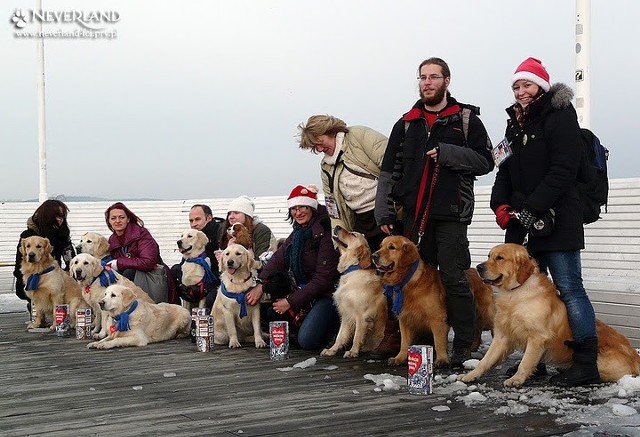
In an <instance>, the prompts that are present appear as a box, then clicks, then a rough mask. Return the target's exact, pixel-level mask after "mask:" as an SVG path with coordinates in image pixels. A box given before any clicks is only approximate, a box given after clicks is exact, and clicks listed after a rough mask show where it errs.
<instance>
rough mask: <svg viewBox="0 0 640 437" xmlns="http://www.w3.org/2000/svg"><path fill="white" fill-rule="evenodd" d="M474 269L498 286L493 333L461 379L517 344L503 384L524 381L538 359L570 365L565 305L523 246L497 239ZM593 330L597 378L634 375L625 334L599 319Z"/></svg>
mask: <svg viewBox="0 0 640 437" xmlns="http://www.w3.org/2000/svg"><path fill="white" fill-rule="evenodd" d="M477 269H478V273H479V274H480V276H481V277H482V278H483V280H484V281H485V282H486V283H488V284H491V285H492V286H493V288H494V289H495V290H496V291H498V297H497V298H496V314H495V322H494V338H493V341H492V342H491V346H490V347H489V350H488V351H487V353H486V354H485V356H484V358H482V360H481V361H480V363H479V364H478V366H477V367H476V368H475V369H474V370H473V371H471V372H469V373H467V374H465V375H461V376H460V377H459V379H460V380H461V381H464V382H470V381H475V380H476V379H478V378H480V377H481V376H482V375H484V374H485V373H486V372H487V371H488V370H490V369H491V368H492V367H493V366H495V365H496V364H498V363H499V362H501V361H503V360H504V358H505V357H506V356H507V355H509V354H511V353H512V352H513V351H514V350H515V349H520V350H524V355H523V357H522V361H521V363H520V365H519V367H518V371H517V372H516V373H515V374H514V375H513V376H512V377H511V378H509V379H507V380H505V381H504V385H505V386H520V385H522V384H523V383H524V382H525V381H526V379H527V378H528V377H529V376H530V375H531V373H532V372H533V371H534V370H535V368H536V365H537V364H538V362H539V361H541V360H542V361H544V362H545V363H548V364H551V365H553V366H556V367H559V368H568V367H570V366H571V364H572V360H573V353H572V352H573V351H572V350H571V349H569V347H567V346H566V345H565V343H564V342H565V341H566V340H571V339H572V334H571V328H570V326H569V319H568V318H567V310H566V307H565V305H564V303H563V302H562V300H561V299H560V296H559V294H558V291H557V290H556V287H555V285H554V284H553V282H552V281H551V279H550V278H549V277H548V276H547V275H545V274H544V273H540V271H539V269H538V266H537V264H536V262H535V261H534V260H533V259H532V258H531V256H530V255H529V253H528V252H527V249H526V248H525V247H523V246H520V245H518V244H500V245H498V246H496V247H494V248H493V249H491V251H490V252H489V258H488V260H487V261H485V262H483V263H481V264H478V267H477ZM596 330H597V334H598V371H599V372H600V378H601V379H602V380H603V381H605V382H612V381H617V380H618V379H620V378H621V377H622V376H624V375H638V374H639V373H640V356H638V353H637V352H636V350H635V349H633V347H631V344H630V343H629V340H627V338H626V337H625V336H624V335H622V334H620V333H619V332H617V331H616V330H615V329H613V328H611V327H610V326H608V325H606V324H604V323H602V322H601V321H599V320H598V321H596Z"/></svg>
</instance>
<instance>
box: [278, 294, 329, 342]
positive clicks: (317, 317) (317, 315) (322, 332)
mask: <svg viewBox="0 0 640 437" xmlns="http://www.w3.org/2000/svg"><path fill="white" fill-rule="evenodd" d="M267 318H268V319H269V320H289V323H291V320H290V318H283V316H281V315H280V314H276V313H275V312H274V311H273V308H269V310H268V311H267ZM339 327H340V316H339V315H338V310H337V309H336V306H335V304H334V302H333V298H331V297H320V298H318V299H316V301H315V302H314V303H313V306H312V307H311V310H310V311H309V314H307V316H306V317H305V319H304V321H303V322H302V325H301V326H300V329H299V330H298V345H299V346H300V347H301V348H302V349H305V350H313V349H322V348H324V347H327V345H328V344H329V342H330V341H331V340H333V338H334V337H335V335H336V334H337V333H338V328H339Z"/></svg>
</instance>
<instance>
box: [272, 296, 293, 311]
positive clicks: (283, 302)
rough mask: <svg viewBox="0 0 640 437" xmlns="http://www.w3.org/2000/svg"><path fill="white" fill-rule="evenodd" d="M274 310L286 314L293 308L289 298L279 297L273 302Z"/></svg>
mask: <svg viewBox="0 0 640 437" xmlns="http://www.w3.org/2000/svg"><path fill="white" fill-rule="evenodd" d="M272 306H273V310H274V311H275V312H276V313H278V314H284V313H286V312H287V311H289V309H290V308H291V305H290V304H289V301H288V300H287V299H278V300H277V301H275V302H274V303H273V305H272Z"/></svg>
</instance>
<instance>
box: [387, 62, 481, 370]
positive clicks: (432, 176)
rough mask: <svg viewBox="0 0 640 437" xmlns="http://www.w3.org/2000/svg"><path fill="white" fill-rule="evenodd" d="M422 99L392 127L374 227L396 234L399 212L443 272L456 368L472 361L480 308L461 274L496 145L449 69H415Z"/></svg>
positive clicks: (431, 65)
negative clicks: (479, 183)
mask: <svg viewBox="0 0 640 437" xmlns="http://www.w3.org/2000/svg"><path fill="white" fill-rule="evenodd" d="M418 74H419V77H418V80H419V89H420V100H418V102H417V103H416V104H415V105H414V106H413V108H412V109H411V110H410V111H409V112H407V113H406V114H405V115H404V116H403V117H402V118H401V119H400V120H398V122H397V123H396V124H395V125H394V127H393V130H392V131H391V135H390V136H389V143H388V146H387V150H386V153H385V156H384V160H383V161H382V169H381V174H380V179H379V181H378V191H377V195H376V206H375V216H376V222H377V223H378V225H379V226H380V228H381V229H382V231H383V232H384V233H386V234H391V233H393V231H394V223H396V220H397V219H399V217H397V216H396V211H397V210H398V207H402V210H403V217H402V224H403V234H404V235H405V236H406V237H408V238H410V239H411V240H413V241H414V242H416V244H417V245H418V250H419V251H420V255H421V257H422V259H423V260H424V261H425V262H426V263H429V264H431V265H433V266H436V267H438V268H439V270H440V275H441V277H442V281H443V283H444V286H445V289H446V293H447V297H446V302H447V317H448V321H449V324H450V325H451V326H452V328H453V330H454V333H455V336H454V340H453V354H452V357H451V366H452V367H461V366H462V363H463V362H464V361H465V360H467V359H469V358H471V353H470V346H471V342H472V341H473V331H474V317H475V303H474V299H473V295H472V294H471V291H470V289H469V283H468V281H467V278H466V276H465V273H464V271H465V270H466V269H468V268H469V267H470V265H471V256H470V253H469V240H468V239H467V227H468V226H469V224H470V223H471V218H472V216H473V206H474V193H473V185H474V180H475V178H476V176H480V175H484V174H487V173H489V172H490V171H491V170H493V160H492V157H491V141H490V140H489V138H488V136H487V131H486V129H485V128H484V125H483V124H482V122H481V121H480V119H479V118H478V114H479V112H480V111H479V109H478V108H476V107H473V106H471V105H465V104H462V103H458V102H457V101H456V100H455V99H454V98H453V97H452V96H451V94H450V93H449V91H448V87H449V84H450V81H451V72H450V70H449V66H448V65H447V63H446V62H445V61H443V60H442V59H440V58H429V59H427V60H425V61H423V62H422V63H421V64H420V66H419V67H418Z"/></svg>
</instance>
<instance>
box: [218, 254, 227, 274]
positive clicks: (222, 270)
mask: <svg viewBox="0 0 640 437" xmlns="http://www.w3.org/2000/svg"><path fill="white" fill-rule="evenodd" d="M225 252H226V250H223V251H222V252H221V253H220V259H219V260H218V271H219V272H220V273H222V272H224V262H222V260H223V259H224V256H223V255H224V253H225Z"/></svg>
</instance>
